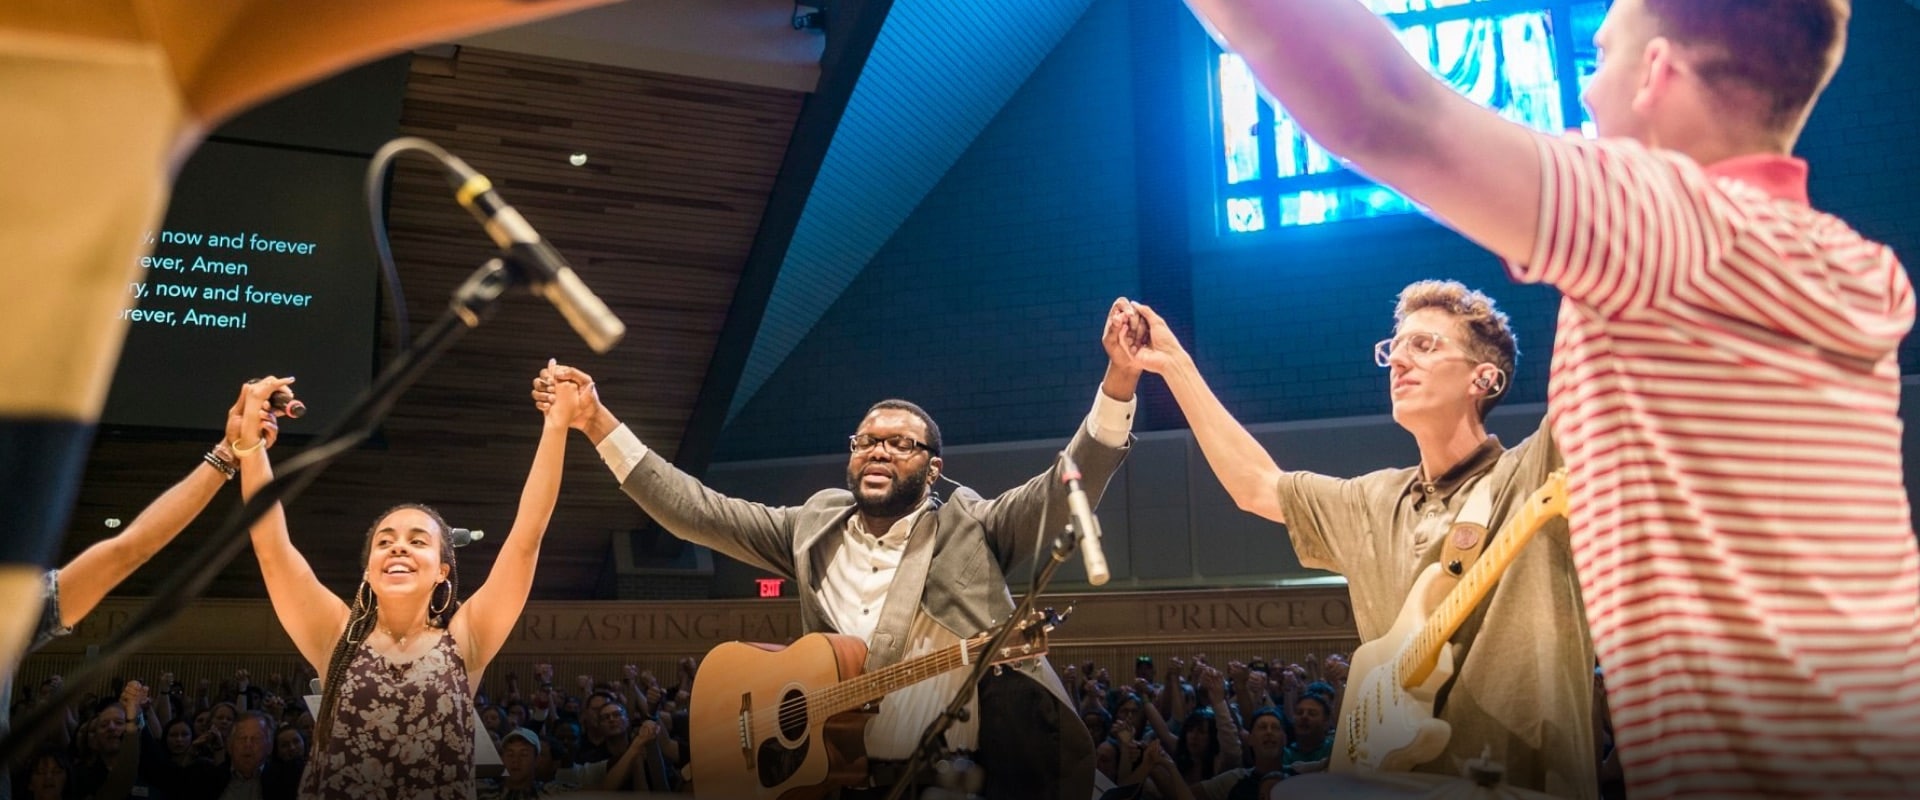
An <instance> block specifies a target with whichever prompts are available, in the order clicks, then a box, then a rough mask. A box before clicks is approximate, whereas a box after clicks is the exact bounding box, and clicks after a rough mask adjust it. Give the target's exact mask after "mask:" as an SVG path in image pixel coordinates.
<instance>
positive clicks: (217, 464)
mask: <svg viewBox="0 0 1920 800" xmlns="http://www.w3.org/2000/svg"><path fill="white" fill-rule="evenodd" d="M200 458H201V460H203V461H206V462H207V464H208V465H209V466H212V467H213V468H214V469H217V470H220V473H221V474H223V475H225V476H227V480H233V478H234V476H236V475H239V474H240V470H239V469H236V468H235V467H234V466H233V465H232V464H229V463H227V460H226V459H224V458H221V457H220V456H219V455H218V454H216V453H215V452H214V451H212V450H208V451H207V452H206V454H205V455H202V456H200Z"/></svg>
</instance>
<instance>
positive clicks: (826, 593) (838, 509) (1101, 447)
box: [533, 304, 1140, 800]
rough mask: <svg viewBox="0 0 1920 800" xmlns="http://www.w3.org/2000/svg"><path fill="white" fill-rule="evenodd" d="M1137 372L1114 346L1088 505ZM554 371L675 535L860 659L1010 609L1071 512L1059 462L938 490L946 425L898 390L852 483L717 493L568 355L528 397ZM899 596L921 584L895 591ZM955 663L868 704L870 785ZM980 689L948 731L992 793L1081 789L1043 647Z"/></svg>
mask: <svg viewBox="0 0 1920 800" xmlns="http://www.w3.org/2000/svg"><path fill="white" fill-rule="evenodd" d="M1126 313H1129V312H1128V310H1127V309H1124V308H1121V307H1120V306H1119V305H1118V304H1116V306H1115V308H1114V310H1113V311H1112V312H1111V313H1109V315H1108V320H1107V326H1106V331H1105V334H1104V335H1103V337H1102V343H1103V344H1104V345H1105V346H1106V348H1107V351H1108V353H1109V356H1110V357H1111V355H1112V354H1113V353H1114V352H1115V348H1117V347H1119V346H1120V336H1121V335H1122V334H1123V332H1124V330H1125V325H1124V322H1123V320H1124V315H1125V314H1126ZM1139 377H1140V373H1139V371H1138V370H1137V369H1134V368H1131V367H1126V366H1120V365H1117V364H1116V363H1114V362H1113V361H1112V360H1111V358H1110V360H1109V363H1108V366H1107V373H1106V377H1105V380H1104V381H1103V382H1102V383H1101V389H1100V392H1099V393H1098V394H1097V395H1096V396H1095V398H1094V405H1093V411H1092V413H1090V414H1089V415H1088V416H1087V419H1086V421H1085V422H1084V423H1082V424H1081V425H1080V426H1078V428H1077V430H1076V431H1075V433H1074V435H1073V439H1072V441H1071V442H1069V443H1068V445H1067V452H1068V454H1069V455H1070V456H1071V457H1072V459H1073V461H1074V462H1076V463H1077V464H1078V465H1079V466H1080V468H1081V470H1082V472H1083V476H1084V478H1083V480H1084V485H1085V487H1086V490H1087V492H1088V496H1089V500H1090V501H1093V502H1098V500H1099V496H1100V494H1101V492H1102V491H1103V490H1104V489H1105V488H1106V485H1107V480H1108V479H1109V478H1111V477H1112V476H1113V473H1114V471H1115V470H1117V469H1118V468H1119V466H1120V462H1121V460H1122V459H1123V458H1125V456H1126V453H1127V449H1128V446H1129V444H1130V438H1131V437H1130V433H1129V432H1130V431H1131V429H1132V425H1133V408H1134V397H1133V394H1134V388H1135V386H1136V385H1137V384H1138V382H1139ZM553 381H574V382H576V383H578V384H579V385H580V386H581V387H582V388H583V389H586V390H587V391H585V392H583V396H584V397H585V398H586V401H585V402H583V403H582V404H581V411H580V416H578V417H576V419H575V421H574V427H575V428H576V429H578V430H581V431H583V432H585V433H586V434H587V436H588V437H589V438H590V439H592V440H593V442H594V445H595V446H596V447H597V448H599V450H600V454H601V457H602V458H603V459H605V460H606V462H607V465H608V467H609V468H610V469H612V470H613V473H614V475H615V477H617V478H618V479H619V480H620V488H621V489H622V490H623V491H625V492H626V493H627V495H628V496H629V497H632V498H633V500H634V502H636V503H638V504H640V507H641V508H642V509H644V510H645V511H646V512H647V514H648V516H651V517H652V518H653V519H654V521H655V522H657V523H659V524H660V526H661V527H663V528H665V529H666V530H667V531H669V532H671V533H672V534H673V535H675V536H678V537H680V538H682V539H685V540H687V541H690V542H694V543H696V544H700V545H703V546H706V547H710V548H713V549H714V550H718V551H720V552H721V553H724V554H726V555H728V556H731V557H733V558H735V559H738V560H740V561H742V562H745V563H748V564H752V565H754V566H757V567H759V568H761V569H765V570H767V571H769V572H773V573H775V574H778V575H782V576H785V577H787V578H788V579H790V580H792V581H793V582H794V585H795V586H797V587H798V588H799V592H800V618H801V622H802V624H803V626H804V627H805V629H806V630H807V631H808V632H814V631H834V632H838V633H843V634H848V635H852V636H857V637H859V638H860V639H862V640H865V641H866V642H867V644H868V650H869V657H868V660H867V668H868V669H873V668H875V667H879V666H884V665H886V664H890V663H894V662H896V661H899V660H901V659H903V658H905V657H908V656H912V655H917V654H919V653H923V652H929V651H932V650H934V649H937V648H941V647H950V646H953V645H955V644H956V643H958V642H959V641H961V640H963V639H965V638H967V637H970V636H973V635H975V634H978V633H981V632H984V631H986V630H988V629H989V628H991V627H992V626H993V624H994V623H995V622H997V621H1002V620H1005V619H1007V618H1008V617H1009V616H1010V615H1011V614H1012V612H1013V609H1014V602H1013V597H1012V594H1011V592H1010V591H1009V590H1008V588H1007V579H1006V573H1007V571H1008V570H1010V569H1012V568H1013V566H1014V565H1015V564H1018V563H1021V562H1023V561H1028V560H1031V559H1032V558H1033V557H1034V555H1035V553H1036V552H1037V551H1038V550H1039V549H1040V548H1041V547H1043V546H1044V545H1045V542H1043V541H1042V538H1043V534H1047V536H1046V537H1045V538H1049V539H1050V538H1051V536H1050V534H1051V533H1053V532H1057V531H1059V530H1060V529H1061V528H1062V527H1063V526H1064V525H1065V524H1066V521H1067V504H1066V491H1065V488H1064V485H1063V482H1062V480H1061V478H1062V473H1061V466H1060V464H1058V463H1057V462H1056V463H1055V464H1054V466H1053V467H1052V468H1051V469H1049V470H1048V471H1047V472H1045V473H1043V474H1040V475H1037V476H1035V477H1034V478H1032V479H1031V480H1028V481H1027V482H1026V483H1024V484H1022V485H1020V486H1018V487H1015V488H1013V489H1010V490H1008V491H1007V492H1005V493H1003V494H1001V495H999V496H998V497H994V498H992V499H987V498H982V497H981V496H980V495H979V494H977V493H975V492H974V491H973V490H972V489H968V488H966V487H963V486H959V485H958V484H955V486H956V488H955V489H954V491H953V492H952V493H951V496H950V497H948V498H946V499H944V500H943V499H942V498H941V497H940V496H939V494H938V493H935V492H934V491H932V486H933V484H934V481H935V480H936V479H937V478H938V477H939V474H940V469H941V466H942V461H941V458H940V447H941V439H940V427H939V425H937V424H936V423H935V422H934V421H933V418H932V417H930V416H929V415H928V414H927V413H926V411H924V410H922V409H921V408H920V407H919V406H917V405H914V404H912V403H909V402H906V401H903V400H884V401H881V402H880V403H876V404H875V405H874V406H873V407H872V408H871V409H869V410H868V412H867V414H866V416H865V418H864V419H862V420H861V422H860V424H859V427H858V428H857V429H856V430H855V431H854V433H853V435H852V436H850V437H848V445H849V448H848V449H849V450H850V453H849V455H848V458H847V486H846V488H844V489H841V488H835V489H825V490H822V491H820V492H818V493H816V494H814V495H813V496H812V497H811V498H808V500H807V501H806V502H805V503H803V504H801V505H798V506H787V507H778V508H775V507H768V506H764V505H761V504H758V503H753V502H749V501H745V500H739V499H735V498H731V497H726V496H724V495H721V494H719V493H718V492H715V491H713V490H711V489H709V488H707V487H706V486H704V485H702V484H701V483H700V482H699V481H698V480H696V479H694V478H693V477H692V476H690V475H687V474H686V473H684V472H681V471H679V470H677V469H675V468H674V467H673V465H671V464H669V463H667V462H666V459H663V458H660V457H659V456H658V455H654V454H652V453H651V451H649V450H648V449H647V448H646V446H645V445H643V444H641V443H640V440H639V439H638V437H636V436H635V435H634V434H633V432H632V431H631V430H629V429H628V428H627V427H626V426H624V425H622V424H621V423H620V421H619V420H618V419H616V418H615V417H614V416H613V414H612V412H610V411H608V410H607V408H606V407H605V406H603V405H601V404H600V402H599V398H598V395H597V393H595V392H594V391H592V387H593V381H592V378H591V377H589V376H587V375H586V374H585V373H583V372H580V371H579V370H577V369H573V368H570V367H564V366H551V367H549V368H548V369H545V370H542V371H541V373H540V376H539V377H538V378H535V379H534V386H533V397H534V401H535V403H536V405H542V406H544V404H545V403H546V402H547V400H548V397H549V396H550V395H549V390H550V388H551V386H552V382H553ZM1043 516H1044V518H1043ZM922 576H924V577H922ZM916 583H918V584H919V585H920V588H919V589H918V591H917V592H914V591H913V589H912V587H913V585H914V584H916ZM910 593H911V594H916V595H917V596H911V597H906V596H903V595H906V594H910ZM895 598H900V599H901V600H902V601H904V602H906V603H911V604H912V605H904V606H903V605H902V604H901V603H896V602H894V599H895ZM889 609H891V610H892V613H891V614H890V613H888V612H889ZM1015 676H1019V677H1015ZM965 677H966V672H965V670H957V671H954V672H949V673H947V674H945V675H942V676H939V677H936V678H933V679H930V680H927V681H924V682H921V683H918V684H915V685H913V686H911V687H908V688H906V689H902V690H900V691H897V692H895V693H893V694H891V695H888V696H887V698H886V700H885V701H883V702H882V703H881V704H880V712H879V714H878V715H876V717H875V718H874V719H873V720H872V721H871V722H870V723H869V724H868V726H867V731H866V745H867V755H868V757H869V759H870V761H871V762H872V763H873V768H872V770H871V781H870V783H871V786H872V788H873V789H874V791H876V792H878V793H879V794H875V795H874V796H880V795H881V794H884V789H885V788H886V787H887V786H888V785H890V784H891V783H893V782H895V781H898V780H907V779H910V778H911V777H912V776H907V775H901V774H899V773H898V771H897V768H898V766H899V764H898V762H902V761H905V760H907V759H910V758H911V757H912V755H913V749H914V746H915V745H916V744H917V743H918V741H919V738H920V733H921V731H922V729H923V728H925V726H926V725H927V724H928V723H930V722H932V721H933V719H934V718H935V716H937V715H938V714H939V712H940V711H941V710H943V709H944V708H945V705H946V703H947V701H948V699H949V698H951V697H952V696H953V695H954V693H955V690H957V689H958V688H959V686H960V682H961V681H963V680H964V679H965ZM1049 695H1051V697H1049ZM1049 700H1051V702H1049ZM976 703H977V709H978V712H977V713H974V714H972V715H970V717H969V721H967V722H963V723H960V724H956V725H955V726H954V727H953V728H952V729H950V730H949V731H948V734H947V743H948V745H949V746H950V747H952V748H954V749H961V750H976V751H977V752H978V759H979V761H980V762H981V763H982V764H983V765H984V766H985V767H986V772H987V778H986V780H987V785H986V791H985V794H986V796H988V797H1022V798H1024V797H1058V798H1067V799H1068V800H1086V798H1088V797H1090V796H1091V795H1092V787H1093V780H1094V756H1093V742H1092V741H1091V740H1090V738H1089V736H1088V734H1087V730H1086V727H1085V726H1084V725H1083V724H1082V723H1081V722H1080V718H1079V715H1078V714H1077V713H1075V711H1074V705H1073V703H1072V702H1071V701H1069V700H1068V698H1067V693H1066V689H1065V687H1063V686H1062V685H1061V683H1060V680H1059V678H1058V677H1057V676H1056V675H1055V674H1054V672H1053V670H1052V669H1051V668H1050V667H1048V666H1047V665H1046V663H1045V662H1044V660H1041V661H1040V662H1039V663H1029V664H1027V665H1026V666H1023V667H1020V668H1018V669H1013V670H1007V672H1006V673H1005V675H1003V676H1002V677H1000V678H988V679H987V680H985V681H982V682H981V684H980V687H979V696H978V698H977V700H976ZM696 757H697V756H696ZM846 796H862V797H864V796H867V795H866V794H865V793H861V792H857V791H853V790H850V791H847V792H843V797H846Z"/></svg>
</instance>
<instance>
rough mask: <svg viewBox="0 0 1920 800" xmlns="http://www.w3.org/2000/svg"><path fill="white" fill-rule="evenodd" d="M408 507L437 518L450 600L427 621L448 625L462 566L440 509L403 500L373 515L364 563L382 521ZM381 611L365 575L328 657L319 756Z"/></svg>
mask: <svg viewBox="0 0 1920 800" xmlns="http://www.w3.org/2000/svg"><path fill="white" fill-rule="evenodd" d="M405 510H413V511H418V512H420V513H422V514H426V515H427V518H428V519H431V520H433V525H434V527H436V528H438V529H439V530H440V561H441V563H444V564H446V565H447V599H446V600H445V602H444V603H443V604H441V606H440V610H439V611H438V612H434V613H432V616H430V617H428V618H427V624H428V625H431V626H433V627H436V628H445V627H447V623H448V622H449V621H451V620H452V619H453V614H454V612H456V611H459V610H460V568H459V563H458V562H457V561H456V560H455V559H454V555H453V540H452V538H451V537H449V536H448V535H447V530H448V528H447V520H446V518H445V517H442V516H440V512H438V511H435V510H433V508H432V507H430V506H426V505H422V504H420V503H401V504H400V505H397V506H394V507H392V508H389V509H387V510H386V511H383V512H380V516H378V517H374V518H373V524H371V525H368V526H367V536H366V541H365V542H363V543H362V544H361V545H360V563H361V564H365V563H367V558H368V557H370V556H371V555H372V554H373V536H374V534H376V533H378V532H379V531H380V522H381V521H382V520H385V519H386V518H387V517H390V516H393V514H394V512H397V511H405ZM439 593H440V589H439V587H435V588H434V594H435V595H438V594H439ZM427 605H428V608H429V609H432V608H433V606H434V605H435V604H434V602H433V600H432V599H429V602H428V604H427ZM379 612H380V599H379V598H378V597H375V596H374V594H373V587H372V586H371V585H370V584H368V583H367V580H366V578H364V577H363V578H361V579H360V585H359V586H358V587H356V588H355V589H354V590H353V603H352V605H351V606H350V607H349V610H348V612H347V628H346V630H344V631H341V633H340V640H339V641H338V642H336V643H335V644H334V646H333V655H332V657H331V658H328V659H327V674H326V678H325V680H324V681H323V682H322V683H321V696H320V713H318V714H316V715H314V724H313V744H312V747H313V754H314V757H316V758H318V757H319V756H320V754H321V753H323V752H325V750H326V747H327V742H328V741H329V740H330V739H331V738H332V737H331V736H329V735H328V732H329V730H330V729H331V728H332V727H333V718H334V714H335V712H337V711H338V710H339V706H340V682H341V680H342V679H344V678H345V677H346V674H347V667H348V666H349V665H351V664H352V663H353V654H354V652H355V651H356V650H358V649H359V648H360V643H361V642H364V641H366V640H367V637H368V636H369V635H371V634H372V633H373V628H374V623H375V621H376V620H377V619H378V618H379Z"/></svg>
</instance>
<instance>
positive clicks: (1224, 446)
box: [1132, 303, 1286, 522]
mask: <svg viewBox="0 0 1920 800" xmlns="http://www.w3.org/2000/svg"><path fill="white" fill-rule="evenodd" d="M1133 308H1134V310H1135V311H1136V313H1137V314H1138V324H1139V330H1138V332H1137V336H1136V346H1135V347H1134V348H1133V351H1132V352H1133V358H1134V359H1135V360H1136V361H1137V362H1138V363H1139V365H1140V367H1141V368H1142V369H1145V370H1146V371H1148V372H1152V373H1155V374H1157V375H1159V376H1160V377H1161V378H1163V379H1165V380H1166V382H1167V388H1168V389H1170V390H1172V392H1173V399H1174V401H1175V402H1178V403H1179V404H1180V412H1181V413H1182V414H1185V415H1186V417H1187V425H1188V427H1191V428H1192V429H1193V437H1194V439H1195V440H1197V441H1199V443H1200V452H1202V453H1204V454H1206V457H1207V466H1209V467H1212V468H1213V476H1214V477H1215V478H1217V479H1219V481H1220V485H1222V486H1225V487H1226V489H1227V494H1228V495H1231V496H1232V497H1233V502H1234V505H1237V506H1239V507H1240V509H1241V510H1242V511H1247V512H1250V513H1253V514H1258V515H1260V516H1262V517H1266V518H1267V519H1270V520H1273V521H1274V522H1286V520H1285V519H1284V518H1283V517H1284V514H1283V512H1282V511H1281V510H1280V496H1279V494H1278V493H1277V491H1276V486H1277V485H1278V483H1279V482H1280V476H1281V474H1283V473H1282V471H1281V469H1280V465H1279V464H1277V463H1275V462H1274V460H1273V456H1272V455H1269V454H1268V453H1267V450H1266V448H1264V447H1261V446H1260V442H1259V441H1257V440H1255V439H1254V438H1253V434H1251V433H1248V432H1247V429H1246V428H1243V427H1240V423H1239V421H1237V420H1235V419H1234V418H1233V414H1231V413H1229V412H1228V411H1227V407H1226V406H1224V405H1221V404H1220V398H1219V397H1217V396H1215V395H1214V393H1213V389H1211V388H1209V387H1208V386H1207V381H1206V379H1205V378H1202V377H1200V370H1199V368H1198V367H1196V366H1194V363H1193V357H1192V356H1191V355H1188V354H1187V351H1186V348H1183V347H1181V346H1180V340H1179V339H1177V338H1175V337H1174V335H1173V330H1172V329H1170V328H1168V327H1167V321H1166V320H1165V319H1162V318H1161V317H1160V315H1159V314H1157V313H1155V312H1154V310H1153V309H1152V308H1149V307H1148V306H1147V305H1146V304H1145V303H1134V304H1133Z"/></svg>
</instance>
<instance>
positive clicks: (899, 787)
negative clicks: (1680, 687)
mask: <svg viewBox="0 0 1920 800" xmlns="http://www.w3.org/2000/svg"><path fill="white" fill-rule="evenodd" d="M1051 505H1052V496H1051V495H1049V496H1048V502H1047V503H1046V504H1045V505H1043V506H1042V507H1041V511H1040V535H1042V536H1044V535H1046V526H1047V513H1046V512H1047V507H1048V506H1051ZM1082 535H1083V534H1081V533H1080V532H1079V531H1077V530H1075V529H1074V526H1073V523H1071V522H1068V523H1067V525H1066V527H1065V529H1064V530H1063V531H1062V532H1061V534H1060V535H1059V536H1055V537H1054V538H1053V550H1052V554H1051V555H1050V556H1049V557H1048V559H1047V563H1046V564H1044V565H1042V566H1041V567H1040V572H1039V573H1038V574H1036V575H1034V576H1033V583H1032V584H1031V585H1030V586H1028V587H1027V594H1026V596H1025V597H1022V598H1021V599H1020V605H1019V606H1018V607H1016V608H1015V609H1014V610H1013V616H1011V617H1008V618H1007V620H1006V621H1005V622H1003V623H1001V625H1000V629H999V630H997V631H995V632H994V634H993V638H992V639H989V640H988V641H987V646H986V647H985V648H983V649H982V650H981V651H980V659H979V660H977V661H975V662H973V668H972V669H971V670H969V671H968V672H967V679H966V680H965V681H962V682H961V684H960V690H959V691H957V692H954V695H953V700H952V701H951V702H949V703H947V707H946V709H945V710H944V711H941V712H940V715H939V716H937V717H934V719H933V722H931V723H928V725H927V729H926V730H925V731H923V732H922V733H921V734H920V744H919V745H918V746H916V747H915V748H914V751H913V758H912V759H910V760H908V761H907V767H906V769H905V770H902V771H901V773H900V774H901V776H902V778H901V780H900V782H898V783H895V784H894V785H893V788H892V789H890V790H888V792H887V800H900V798H901V796H902V795H903V793H905V792H906V790H907V787H908V786H911V785H912V784H913V778H914V776H917V775H919V774H920V773H921V772H922V771H923V770H925V769H927V767H928V765H929V764H930V763H931V762H932V761H933V758H934V756H935V755H936V754H938V753H939V751H940V745H941V743H942V742H943V741H944V739H943V738H942V737H944V736H946V733H947V729H948V728H951V727H953V723H955V722H958V721H960V720H962V719H965V718H966V716H967V701H968V700H969V699H971V695H973V694H974V693H975V692H976V691H977V690H978V688H979V685H980V680H981V679H982V678H985V677H986V676H987V670H988V669H990V668H992V667H993V666H995V665H996V663H995V662H997V661H998V660H999V659H998V658H996V657H995V654H997V653H999V652H1000V649H1001V648H1002V647H1005V646H1006V642H1007V638H1008V637H1009V636H1011V635H1012V634H1013V632H1014V631H1016V630H1020V629H1022V628H1024V627H1026V624H1027V623H1026V620H1027V618H1028V617H1031V616H1033V610H1034V608H1033V604H1034V601H1035V600H1036V599H1038V598H1039V597H1040V592H1041V590H1043V589H1045V588H1046V587H1047V584H1048V583H1051V582H1052V581H1053V574H1054V573H1055V572H1057V571H1059V569H1060V565H1061V564H1064V563H1066V561H1067V559H1069V558H1072V557H1073V551H1074V549H1075V548H1077V547H1079V546H1080V537H1081V536H1082ZM1049 611H1051V610H1049Z"/></svg>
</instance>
